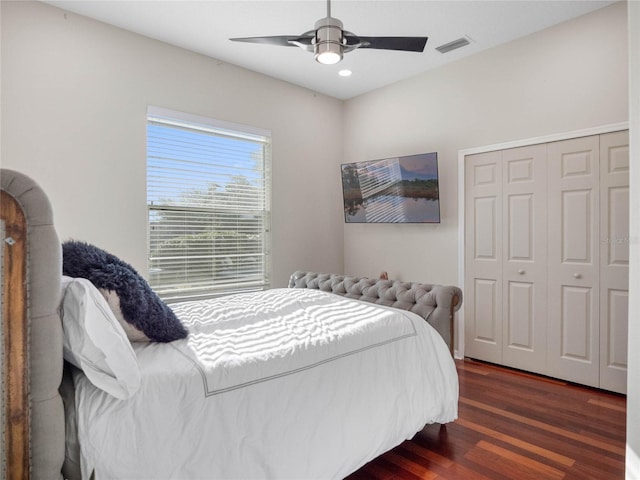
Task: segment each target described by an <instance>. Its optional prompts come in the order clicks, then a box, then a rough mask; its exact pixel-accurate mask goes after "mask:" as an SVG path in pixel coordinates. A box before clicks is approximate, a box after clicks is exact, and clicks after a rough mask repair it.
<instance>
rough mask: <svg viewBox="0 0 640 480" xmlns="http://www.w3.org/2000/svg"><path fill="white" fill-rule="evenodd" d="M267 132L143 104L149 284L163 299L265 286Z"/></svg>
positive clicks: (268, 207)
mask: <svg viewBox="0 0 640 480" xmlns="http://www.w3.org/2000/svg"><path fill="white" fill-rule="evenodd" d="M270 183H271V179H270V134H269V132H265V131H259V130H256V129H253V128H251V127H244V126H239V125H232V124H226V123H222V122H217V121H214V120H212V119H206V118H202V117H196V116H192V115H187V114H183V113H179V112H171V111H166V110H161V109H157V108H151V107H150V108H149V112H148V116H147V207H148V212H149V283H150V285H151V286H152V288H153V289H154V290H155V291H156V292H157V293H158V295H159V296H160V297H161V298H163V299H165V300H167V301H178V300H191V299H198V298H207V297H213V296H217V295H222V294H227V293H234V292H241V291H249V290H260V289H265V288H268V286H269V236H270V233H269V230H270Z"/></svg>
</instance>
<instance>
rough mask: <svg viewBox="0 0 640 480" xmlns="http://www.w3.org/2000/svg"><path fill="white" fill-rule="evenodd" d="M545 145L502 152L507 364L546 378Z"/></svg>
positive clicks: (505, 352)
mask: <svg viewBox="0 0 640 480" xmlns="http://www.w3.org/2000/svg"><path fill="white" fill-rule="evenodd" d="M546 155H547V152H546V145H534V146H528V147H522V148H514V149H509V150H504V151H503V152H502V168H503V195H502V204H503V217H502V222H503V237H502V244H503V255H504V257H503V285H502V288H503V299H504V311H503V320H504V321H503V332H502V335H503V350H502V355H503V363H504V364H505V365H508V366H511V367H515V368H521V369H526V370H528V371H533V372H539V373H543V372H544V371H545V363H546V349H547V344H546V316H547V313H546V268H547V257H546V242H547V225H546V204H547V191H546V190H547V189H546V183H547V181H546V180H547V178H546V177H547V176H546Z"/></svg>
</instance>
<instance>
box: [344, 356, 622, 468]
mask: <svg viewBox="0 0 640 480" xmlns="http://www.w3.org/2000/svg"><path fill="white" fill-rule="evenodd" d="M456 365H457V368H458V376H459V378H460V401H459V413H458V417H459V418H458V420H456V421H455V422H453V423H450V424H447V426H446V429H442V430H441V429H440V426H439V425H428V426H427V427H425V428H424V430H422V431H421V432H419V433H418V434H417V435H416V436H415V437H414V438H413V439H412V440H409V441H406V442H404V443H402V444H401V445H399V446H398V447H396V448H395V449H393V450H391V451H390V452H387V453H386V454H384V455H382V456H380V457H378V458H377V459H375V460H373V461H372V462H370V463H368V464H367V465H365V466H364V467H362V468H361V469H360V470H358V471H357V472H355V473H354V474H352V475H350V476H349V477H348V480H363V479H373V478H375V479H384V480H392V479H393V480H396V479H416V478H422V479H447V480H456V479H460V480H477V479H490V480H506V479H509V480H527V479H531V480H546V479H553V480H555V479H571V480H589V479H593V480H616V479H624V453H625V427H626V423H625V422H626V420H625V417H626V397H625V396H624V395H617V394H613V393H608V392H604V391H601V390H597V389H591V388H586V387H581V386H577V385H574V384H569V383H566V382H562V381H558V380H554V379H550V378H546V377H541V376H536V375H532V374H528V373H524V372H520V371H516V370H510V369H506V368H502V367H498V366H495V365H491V364H485V363H482V362H476V361H473V360H464V361H462V360H457V361H456Z"/></svg>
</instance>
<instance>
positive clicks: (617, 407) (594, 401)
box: [587, 398, 627, 413]
mask: <svg viewBox="0 0 640 480" xmlns="http://www.w3.org/2000/svg"><path fill="white" fill-rule="evenodd" d="M587 401H588V402H589V403H590V404H592V405H597V406H599V407H604V408H610V409H611V410H615V411H617V412H625V413H626V412H627V407H626V405H616V404H613V403H609V402H605V401H602V400H598V399H597V398H590V399H589V400H587Z"/></svg>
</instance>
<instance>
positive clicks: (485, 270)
mask: <svg viewBox="0 0 640 480" xmlns="http://www.w3.org/2000/svg"><path fill="white" fill-rule="evenodd" d="M501 155H502V154H501V152H489V153H482V154H478V155H470V156H468V157H466V158H465V164H466V165H465V172H466V174H465V193H466V195H465V198H466V200H465V231H466V234H465V285H464V289H465V300H464V301H465V303H466V307H465V312H466V313H465V318H464V324H465V354H466V355H468V356H470V357H473V358H478V359H480V360H486V361H489V362H495V363H502V205H501V201H502V200H501V196H502V162H501Z"/></svg>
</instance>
